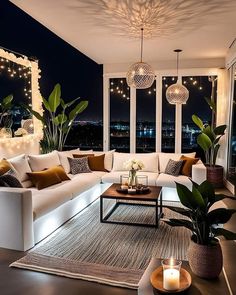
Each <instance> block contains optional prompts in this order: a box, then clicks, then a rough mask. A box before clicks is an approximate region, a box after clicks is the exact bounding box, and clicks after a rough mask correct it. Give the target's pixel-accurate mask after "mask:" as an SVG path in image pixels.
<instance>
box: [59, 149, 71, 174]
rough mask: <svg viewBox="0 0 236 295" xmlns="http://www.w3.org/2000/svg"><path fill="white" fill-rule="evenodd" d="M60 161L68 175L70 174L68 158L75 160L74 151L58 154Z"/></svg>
mask: <svg viewBox="0 0 236 295" xmlns="http://www.w3.org/2000/svg"><path fill="white" fill-rule="evenodd" d="M73 153H74V150H73ZM58 155H59V159H60V162H61V165H62V167H63V168H64V170H65V172H66V173H70V164H69V161H68V158H73V155H72V151H63V152H58Z"/></svg>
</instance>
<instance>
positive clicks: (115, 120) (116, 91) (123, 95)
mask: <svg viewBox="0 0 236 295" xmlns="http://www.w3.org/2000/svg"><path fill="white" fill-rule="evenodd" d="M109 84H110V86H109V87H110V149H116V151H119V152H129V150H130V89H129V87H128V85H127V83H126V79H125V78H113V79H110V81H109Z"/></svg>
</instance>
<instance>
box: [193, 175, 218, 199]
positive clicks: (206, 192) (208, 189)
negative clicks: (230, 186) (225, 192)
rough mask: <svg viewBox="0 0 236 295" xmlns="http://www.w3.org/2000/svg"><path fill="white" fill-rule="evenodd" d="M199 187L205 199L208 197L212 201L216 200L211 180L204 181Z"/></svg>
mask: <svg viewBox="0 0 236 295" xmlns="http://www.w3.org/2000/svg"><path fill="white" fill-rule="evenodd" d="M197 189H198V191H199V192H200V193H201V195H202V197H203V199H208V200H209V201H210V202H211V203H212V202H215V190H214V187H213V185H212V184H211V183H210V182H208V181H207V180H205V181H203V182H202V183H201V184H200V185H199V186H198V188H197Z"/></svg>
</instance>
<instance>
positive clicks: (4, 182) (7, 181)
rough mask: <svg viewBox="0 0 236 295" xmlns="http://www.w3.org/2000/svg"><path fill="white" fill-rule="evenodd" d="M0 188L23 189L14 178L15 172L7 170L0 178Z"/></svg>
mask: <svg viewBox="0 0 236 295" xmlns="http://www.w3.org/2000/svg"><path fill="white" fill-rule="evenodd" d="M0 186H4V187H23V186H22V184H21V183H20V181H19V180H18V179H17V177H16V172H15V171H14V170H13V169H10V170H8V171H7V172H6V173H5V174H3V175H1V176H0Z"/></svg>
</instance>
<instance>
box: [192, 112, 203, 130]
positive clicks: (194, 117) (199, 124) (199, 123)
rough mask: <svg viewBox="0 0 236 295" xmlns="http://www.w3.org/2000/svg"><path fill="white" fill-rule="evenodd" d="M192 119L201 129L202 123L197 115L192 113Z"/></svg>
mask: <svg viewBox="0 0 236 295" xmlns="http://www.w3.org/2000/svg"><path fill="white" fill-rule="evenodd" d="M192 120H193V122H194V123H195V124H196V125H197V126H198V127H199V128H200V129H201V130H203V128H204V124H203V122H202V120H201V119H200V118H199V117H198V116H196V115H192Z"/></svg>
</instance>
